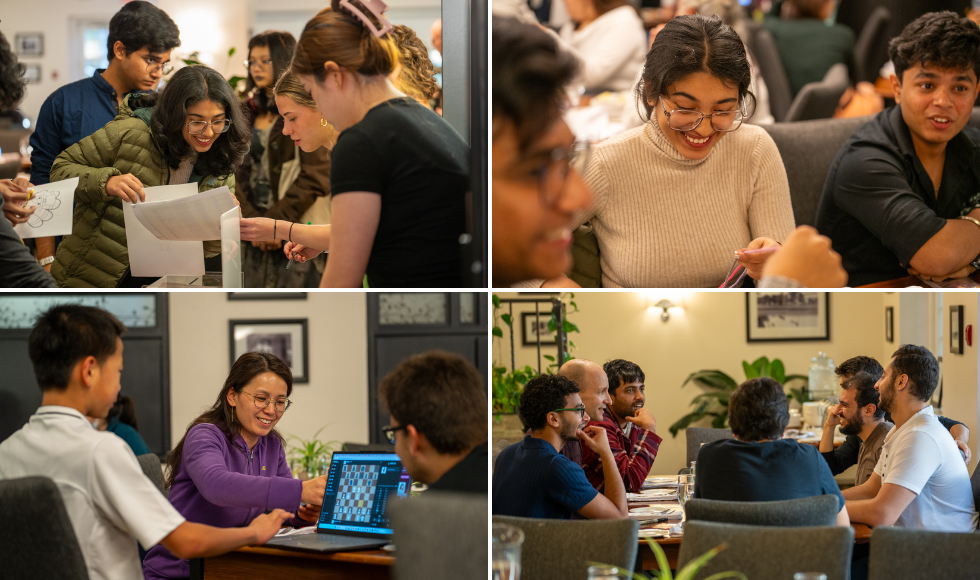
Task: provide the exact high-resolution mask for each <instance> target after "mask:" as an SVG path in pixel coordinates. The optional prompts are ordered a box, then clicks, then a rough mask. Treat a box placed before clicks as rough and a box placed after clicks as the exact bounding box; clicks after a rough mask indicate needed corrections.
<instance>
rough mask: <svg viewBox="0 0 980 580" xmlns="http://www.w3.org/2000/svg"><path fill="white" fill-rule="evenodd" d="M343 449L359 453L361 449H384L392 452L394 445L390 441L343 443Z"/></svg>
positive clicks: (386, 451)
mask: <svg viewBox="0 0 980 580" xmlns="http://www.w3.org/2000/svg"><path fill="white" fill-rule="evenodd" d="M343 450H344V451H350V452H351V453H359V452H361V451H384V452H385V453H394V452H395V446H394V445H391V444H390V443H346V442H345V443H344V449H343Z"/></svg>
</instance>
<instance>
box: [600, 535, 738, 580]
mask: <svg viewBox="0 0 980 580" xmlns="http://www.w3.org/2000/svg"><path fill="white" fill-rule="evenodd" d="M647 545H648V546H650V551H651V552H653V555H654V556H656V558H657V566H658V567H659V568H660V570H659V571H656V572H653V576H652V577H651V579H652V578H658V579H659V580H693V579H694V576H696V575H697V573H698V572H699V571H700V570H701V568H703V567H704V565H705V564H707V563H708V561H709V560H711V559H712V558H714V557H715V556H717V555H718V553H719V552H721V551H722V550H724V549H725V548H727V547H728V545H727V544H720V545H718V546H715V547H714V548H711V549H710V550H708V551H707V552H705V553H704V554H701V555H700V556H698V557H697V558H695V559H694V560H691V561H690V562H688V563H687V565H686V566H684V567H683V568H681V569H680V570H678V571H677V575H676V576H674V575H673V574H671V573H670V564H668V563H667V555H666V554H664V550H663V548H661V547H660V544H658V543H656V542H654V541H653V540H651V539H650V538H647ZM589 564H590V565H597V564H596V563H595V562H589ZM598 565H600V566H605V565H606V564H598ZM624 572H626V571H625V570H624ZM627 573H628V574H629V576H628V577H631V578H633V580H648V578H647V577H646V576H644V575H643V574H639V573H636V572H627ZM722 578H740V579H741V580H748V578H746V577H745V574H742V573H741V572H735V571H728V572H718V573H717V574H712V575H711V576H708V577H707V578H705V579H704V580H722Z"/></svg>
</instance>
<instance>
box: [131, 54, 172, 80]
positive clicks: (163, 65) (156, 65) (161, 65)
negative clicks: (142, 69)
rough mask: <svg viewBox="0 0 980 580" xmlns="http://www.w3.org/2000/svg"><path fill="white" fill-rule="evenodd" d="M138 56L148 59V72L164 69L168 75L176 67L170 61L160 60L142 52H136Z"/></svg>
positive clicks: (164, 72)
mask: <svg viewBox="0 0 980 580" xmlns="http://www.w3.org/2000/svg"><path fill="white" fill-rule="evenodd" d="M136 56H138V57H140V58H142V59H143V60H144V61H146V72H148V73H150V74H153V73H155V72H159V71H161V70H162V71H163V74H164V75H168V74H170V73H172V72H173V71H174V67H173V66H172V65H171V64H170V61H169V60H168V61H167V62H160V61H159V60H157V59H156V58H154V57H152V56H143V55H142V54H140V53H138V52H137V53H136Z"/></svg>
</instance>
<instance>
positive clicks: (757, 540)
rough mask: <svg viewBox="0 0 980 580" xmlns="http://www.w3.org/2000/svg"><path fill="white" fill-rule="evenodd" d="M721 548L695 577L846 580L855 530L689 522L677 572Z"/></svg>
mask: <svg viewBox="0 0 980 580" xmlns="http://www.w3.org/2000/svg"><path fill="white" fill-rule="evenodd" d="M720 544H727V545H728V547H727V549H725V550H724V551H722V552H721V553H720V554H718V555H717V556H715V557H714V558H713V559H712V560H711V561H709V562H708V563H707V564H706V565H705V566H704V568H701V571H700V572H698V574H697V576H695V578H707V577H708V576H710V575H712V574H716V573H718V572H725V571H728V570H736V571H738V572H741V573H742V574H745V576H746V577H748V578H774V579H775V578H792V577H793V574H795V573H797V572H822V573H824V574H826V575H827V580H847V579H848V577H849V574H850V565H851V551H852V550H853V548H854V528H852V527H850V526H847V527H838V526H834V527H807V528H784V527H771V526H741V525H736V524H717V523H713V522H696V521H688V522H687V523H685V524H684V541H683V542H681V550H680V555H679V556H678V558H677V565H678V567H679V568H680V567H683V566H684V565H686V564H687V563H688V562H690V561H692V560H695V559H697V558H698V557H699V556H701V555H702V554H704V553H705V552H707V551H708V550H710V549H712V548H714V547H716V546H718V545H720ZM679 568H678V569H679ZM896 578H904V576H896Z"/></svg>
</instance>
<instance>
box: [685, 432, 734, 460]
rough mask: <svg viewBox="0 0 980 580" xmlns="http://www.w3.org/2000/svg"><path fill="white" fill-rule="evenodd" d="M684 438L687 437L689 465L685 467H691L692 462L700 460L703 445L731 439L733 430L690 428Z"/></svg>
mask: <svg viewBox="0 0 980 580" xmlns="http://www.w3.org/2000/svg"><path fill="white" fill-rule="evenodd" d="M684 436H685V437H687V463H686V464H685V465H686V466H687V467H690V465H691V462H692V461H694V460H696V459H697V458H698V451H701V445H702V444H703V443H711V442H712V441H718V440H719V439H731V438H732V430H731V429H727V428H726V429H711V428H709V427H688V428H687V429H685V430H684Z"/></svg>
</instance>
